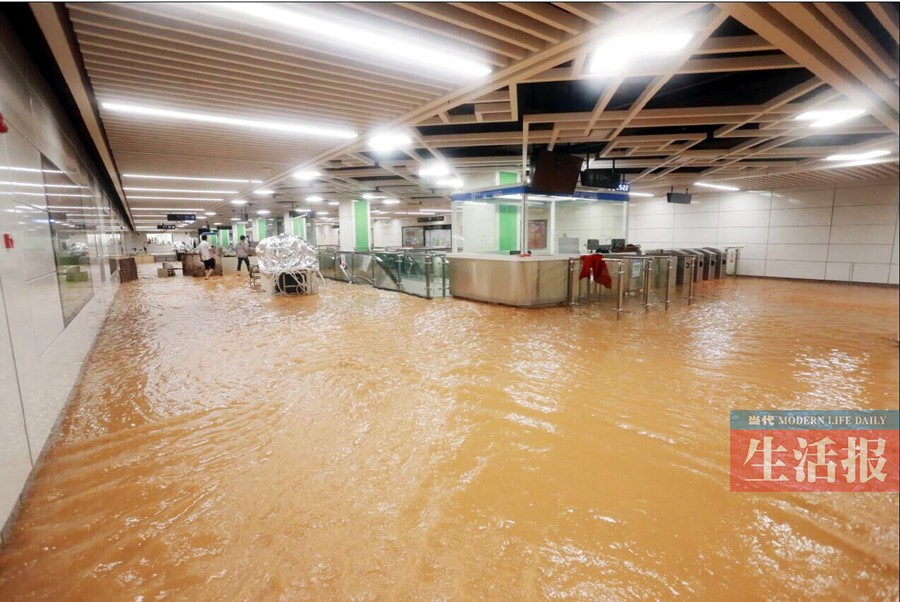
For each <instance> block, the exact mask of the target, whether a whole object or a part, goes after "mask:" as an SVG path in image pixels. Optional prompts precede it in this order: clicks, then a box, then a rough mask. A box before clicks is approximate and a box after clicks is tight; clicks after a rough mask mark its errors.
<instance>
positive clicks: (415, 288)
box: [319, 247, 450, 299]
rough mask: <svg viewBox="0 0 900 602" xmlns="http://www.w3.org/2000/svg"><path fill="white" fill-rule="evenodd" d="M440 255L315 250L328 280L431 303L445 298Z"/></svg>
mask: <svg viewBox="0 0 900 602" xmlns="http://www.w3.org/2000/svg"><path fill="white" fill-rule="evenodd" d="M447 263H448V262H447V258H446V256H445V252H444V251H434V250H402V251H374V252H358V251H339V250H337V249H333V248H322V247H320V248H319V270H320V271H321V272H322V275H323V276H324V277H326V278H330V279H332V280H339V281H341V282H349V283H351V284H370V285H372V286H374V287H375V288H380V289H383V290H390V291H397V292H401V293H407V294H409V295H415V296H417V297H424V298H426V299H434V298H438V297H449V296H450V292H449V286H448V282H447V279H448V276H449V268H448V266H447Z"/></svg>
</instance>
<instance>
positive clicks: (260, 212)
mask: <svg viewBox="0 0 900 602" xmlns="http://www.w3.org/2000/svg"><path fill="white" fill-rule="evenodd" d="M256 213H257V214H259V215H269V214H270V213H272V212H271V211H269V210H268V209H260V210H259V211H257V212H256Z"/></svg>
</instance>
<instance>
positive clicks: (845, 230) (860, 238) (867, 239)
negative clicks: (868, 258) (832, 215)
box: [831, 220, 894, 245]
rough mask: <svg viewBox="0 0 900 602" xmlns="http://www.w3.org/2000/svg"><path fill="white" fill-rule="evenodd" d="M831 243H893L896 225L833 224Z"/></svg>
mask: <svg viewBox="0 0 900 602" xmlns="http://www.w3.org/2000/svg"><path fill="white" fill-rule="evenodd" d="M892 221H893V220H892ZM831 244H833V245H854V244H868V245H893V244H894V226H893V224H890V225H887V224H886V225H883V226H832V227H831Z"/></svg>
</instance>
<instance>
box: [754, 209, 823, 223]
mask: <svg viewBox="0 0 900 602" xmlns="http://www.w3.org/2000/svg"><path fill="white" fill-rule="evenodd" d="M769 225H770V226H772V227H778V226H829V225H831V207H816V208H812V209H773V210H772V217H771V219H770V220H769Z"/></svg>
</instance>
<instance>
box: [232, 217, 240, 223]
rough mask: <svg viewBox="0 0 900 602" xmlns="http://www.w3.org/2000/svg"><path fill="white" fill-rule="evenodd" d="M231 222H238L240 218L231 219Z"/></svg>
mask: <svg viewBox="0 0 900 602" xmlns="http://www.w3.org/2000/svg"><path fill="white" fill-rule="evenodd" d="M231 221H233V222H239V221H241V218H239V217H233V218H231Z"/></svg>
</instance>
